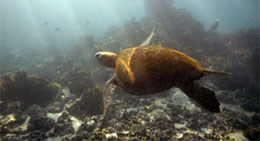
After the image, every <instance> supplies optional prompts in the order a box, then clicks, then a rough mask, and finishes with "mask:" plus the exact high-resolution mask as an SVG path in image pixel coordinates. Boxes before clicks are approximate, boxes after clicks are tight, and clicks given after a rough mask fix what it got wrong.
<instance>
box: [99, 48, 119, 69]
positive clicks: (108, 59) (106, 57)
mask: <svg viewBox="0 0 260 141" xmlns="http://www.w3.org/2000/svg"><path fill="white" fill-rule="evenodd" d="M95 57H96V59H97V60H98V62H99V64H101V65H103V66H106V67H109V68H115V66H116V58H117V54H115V53H112V52H103V51H101V52H97V53H96V54H95Z"/></svg>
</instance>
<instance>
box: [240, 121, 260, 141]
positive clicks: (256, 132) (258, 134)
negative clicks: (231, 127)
mask: <svg viewBox="0 0 260 141" xmlns="http://www.w3.org/2000/svg"><path fill="white" fill-rule="evenodd" d="M243 134H244V136H245V137H247V138H248V139H249V140H260V125H258V126H250V127H248V128H247V129H246V130H245V131H244V133H243Z"/></svg>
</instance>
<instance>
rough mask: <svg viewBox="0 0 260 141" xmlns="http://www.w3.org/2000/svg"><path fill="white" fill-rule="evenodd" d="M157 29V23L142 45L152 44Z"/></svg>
mask: <svg viewBox="0 0 260 141" xmlns="http://www.w3.org/2000/svg"><path fill="white" fill-rule="evenodd" d="M156 29H157V25H155V26H154V28H153V31H152V32H151V33H150V35H149V37H148V38H147V39H146V40H145V41H144V42H143V43H142V44H141V45H140V46H148V45H150V42H151V40H152V38H153V36H154V33H155V32H156Z"/></svg>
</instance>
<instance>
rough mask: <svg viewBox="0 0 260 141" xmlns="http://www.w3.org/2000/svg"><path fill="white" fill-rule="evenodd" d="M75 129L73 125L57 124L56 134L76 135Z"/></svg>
mask: <svg viewBox="0 0 260 141" xmlns="http://www.w3.org/2000/svg"><path fill="white" fill-rule="evenodd" d="M74 132H75V131H74V128H73V127H72V125H71V123H69V122H68V123H57V124H56V125H55V128H54V133H55V134H56V135H58V136H64V135H69V134H70V135H72V134H74Z"/></svg>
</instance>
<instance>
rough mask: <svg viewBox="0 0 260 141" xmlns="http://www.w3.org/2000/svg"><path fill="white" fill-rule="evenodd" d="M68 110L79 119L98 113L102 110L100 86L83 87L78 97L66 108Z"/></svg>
mask: <svg viewBox="0 0 260 141" xmlns="http://www.w3.org/2000/svg"><path fill="white" fill-rule="evenodd" d="M67 109H68V112H69V113H70V114H71V115H74V116H75V117H78V118H79V119H84V118H85V117H86V116H94V115H100V114H102V112H103V94H102V90H101V89H100V87H98V86H96V87H94V88H85V89H84V91H83V92H82V93H81V95H80V97H79V98H78V99H76V100H75V101H74V102H73V103H71V105H70V106H69V107H68V108H67Z"/></svg>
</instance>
